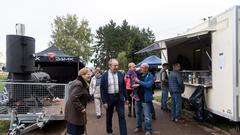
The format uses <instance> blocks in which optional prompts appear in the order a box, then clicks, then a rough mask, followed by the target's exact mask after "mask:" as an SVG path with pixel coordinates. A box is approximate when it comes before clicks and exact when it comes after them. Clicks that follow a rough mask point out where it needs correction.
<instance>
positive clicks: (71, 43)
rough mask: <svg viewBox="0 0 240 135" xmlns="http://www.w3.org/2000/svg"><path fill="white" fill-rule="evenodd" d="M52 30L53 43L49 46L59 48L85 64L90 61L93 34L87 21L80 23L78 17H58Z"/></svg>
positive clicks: (83, 20)
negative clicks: (77, 57)
mask: <svg viewBox="0 0 240 135" xmlns="http://www.w3.org/2000/svg"><path fill="white" fill-rule="evenodd" d="M52 28H53V30H52V35H51V37H52V39H53V41H52V42H49V45H55V46H57V47H58V48H59V49H60V50H62V51H63V52H64V53H66V54H69V55H73V56H79V57H80V58H81V59H83V60H84V61H85V62H88V61H89V59H90V57H91V56H92V49H91V46H90V44H91V43H92V41H93V34H92V33H91V29H90V28H89V25H88V21H87V20H85V19H82V20H81V21H80V23H79V22H78V18H77V16H76V15H69V14H68V15H67V16H66V17H64V16H57V17H56V18H55V19H54V23H53V24H52Z"/></svg>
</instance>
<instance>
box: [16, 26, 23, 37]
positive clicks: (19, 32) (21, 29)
mask: <svg viewBox="0 0 240 135" xmlns="http://www.w3.org/2000/svg"><path fill="white" fill-rule="evenodd" d="M15 28H16V35H20V36H24V35H25V25H24V24H21V23H17V24H16V27H15Z"/></svg>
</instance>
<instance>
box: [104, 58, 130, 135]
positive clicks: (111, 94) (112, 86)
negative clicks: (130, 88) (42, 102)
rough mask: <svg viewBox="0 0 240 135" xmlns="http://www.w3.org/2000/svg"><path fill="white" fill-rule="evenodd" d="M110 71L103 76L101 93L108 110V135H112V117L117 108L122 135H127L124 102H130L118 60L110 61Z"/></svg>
mask: <svg viewBox="0 0 240 135" xmlns="http://www.w3.org/2000/svg"><path fill="white" fill-rule="evenodd" d="M108 64H109V70H108V71H107V72H105V73H104V74H103V75H102V79H101V85H100V91H101V98H102V102H103V106H104V107H105V109H106V112H107V117H106V122H107V123H106V128H107V134H108V135H112V133H113V130H112V116H113V111H114V107H116V110H117V113H118V118H119V130H120V135H127V126H126V120H125V113H124V112H125V111H124V110H125V109H124V102H125V101H126V102H127V101H128V100H127V99H128V98H127V92H126V86H125V82H124V75H123V74H122V73H121V72H119V71H118V60H117V59H110V60H109V63H108Z"/></svg>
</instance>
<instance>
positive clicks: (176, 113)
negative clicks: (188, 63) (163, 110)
mask: <svg viewBox="0 0 240 135" xmlns="http://www.w3.org/2000/svg"><path fill="white" fill-rule="evenodd" d="M180 68H181V67H180V64H179V63H176V64H174V65H173V71H171V72H170V75H169V81H168V82H169V91H170V94H171V97H172V107H171V116H172V121H175V122H178V121H179V118H180V117H181V115H182V97H181V94H182V93H183V92H184V83H183V79H182V76H181V74H180V73H179V71H180Z"/></svg>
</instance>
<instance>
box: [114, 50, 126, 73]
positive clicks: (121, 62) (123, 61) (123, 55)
mask: <svg viewBox="0 0 240 135" xmlns="http://www.w3.org/2000/svg"><path fill="white" fill-rule="evenodd" d="M117 59H118V61H119V66H120V69H123V70H125V71H127V69H128V60H127V57H126V52H120V53H119V54H118V56H117Z"/></svg>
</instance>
